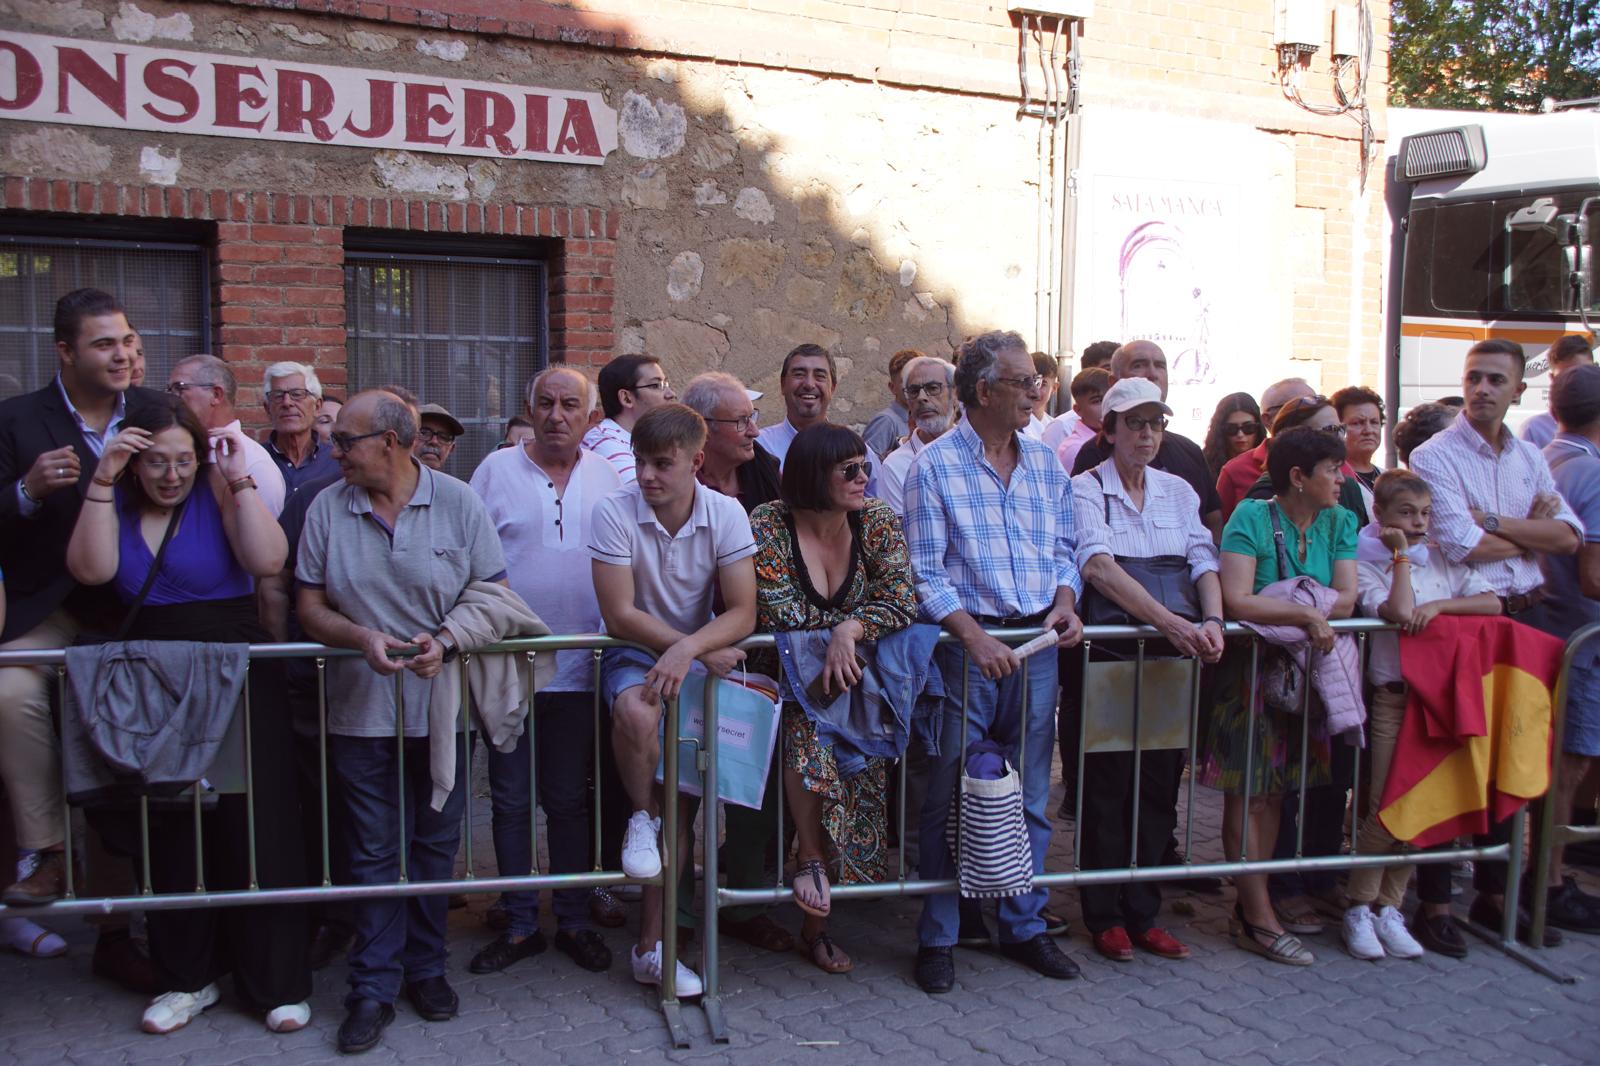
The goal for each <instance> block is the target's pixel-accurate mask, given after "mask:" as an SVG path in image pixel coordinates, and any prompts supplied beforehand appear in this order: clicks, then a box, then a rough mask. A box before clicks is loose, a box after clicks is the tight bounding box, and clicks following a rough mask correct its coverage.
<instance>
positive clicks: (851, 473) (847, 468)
mask: <svg viewBox="0 0 1600 1066" xmlns="http://www.w3.org/2000/svg"><path fill="white" fill-rule="evenodd" d="M839 473H840V475H841V476H842V477H843V478H844V479H845V480H846V481H854V480H855V479H856V478H858V477H869V478H870V477H871V476H872V463H871V462H869V461H867V460H864V459H857V460H855V461H854V462H849V463H846V464H844V466H842V467H840V468H839Z"/></svg>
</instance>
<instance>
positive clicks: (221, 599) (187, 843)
mask: <svg viewBox="0 0 1600 1066" xmlns="http://www.w3.org/2000/svg"><path fill="white" fill-rule="evenodd" d="M213 456H214V459H213ZM84 500H85V502H84V505H83V509H82V511H81V512H80V513H79V517H78V524H77V526H76V527H75V528H74V529H73V532H72V541H71V543H70V544H69V545H68V546H67V568H68V569H69V570H70V571H71V572H72V576H73V577H74V578H76V579H77V580H78V581H79V582H81V583H82V584H85V585H103V584H106V583H108V582H109V583H111V584H112V585H113V587H114V588H115V589H116V590H117V593H118V595H119V596H120V597H121V599H122V601H123V602H124V603H125V604H128V605H129V607H130V612H131V617H130V618H129V619H128V620H127V622H126V623H125V624H124V630H125V633H126V636H127V638H128V639H130V640H150V641H214V642H224V643H239V644H248V643H266V642H268V641H270V640H271V638H270V637H269V636H268V634H267V633H266V631H265V630H264V629H262V627H261V624H260V622H259V621H258V619H257V614H256V606H255V595H254V591H255V579H256V578H260V577H266V576H268V575H271V574H276V573H277V572H278V571H279V570H280V569H281V568H282V566H283V560H284V555H285V554H286V551H287V549H286V546H285V542H284V537H283V531H282V530H281V529H280V528H279V526H278V523H277V521H276V520H275V519H274V518H273V517H272V515H271V513H270V512H269V511H268V510H267V507H266V504H265V503H263V502H262V500H261V498H260V496H259V495H258V494H257V492H256V491H255V482H254V481H253V480H252V479H251V478H250V476H249V474H248V472H247V470H246V454H245V452H244V447H243V438H242V437H241V436H240V435H239V432H238V430H237V429H235V430H232V431H217V432H215V433H214V434H212V435H211V436H209V437H208V435H207V432H206V430H205V428H204V427H203V426H201V424H200V422H199V421H198V419H196V418H195V416H194V415H193V414H192V413H191V412H190V411H189V409H188V408H187V407H186V406H184V405H183V404H182V403H180V402H178V401H177V400H174V399H171V398H168V397H161V398H160V399H159V400H157V401H155V402H152V403H149V404H146V405H144V406H141V407H139V408H137V409H135V410H132V411H130V412H129V414H128V418H127V420H126V421H125V422H124V423H123V428H122V430H121V432H119V433H118V434H117V435H116V436H115V437H113V438H112V439H111V440H110V441H109V442H108V443H107V444H106V448H105V452H104V453H103V454H102V455H101V457H100V462H99V465H98V466H97V467H96V469H95V472H94V483H93V484H92V485H91V486H90V489H89V492H88V493H87V494H86V496H85V497H84ZM169 526H171V527H172V531H171V536H170V541H169V542H168V543H167V544H166V548H165V551H163V550H162V543H163V541H164V540H167V539H168V527H169ZM158 556H159V561H158V558H157V557H158ZM152 566H155V567H156V573H155V576H154V578H153V579H152V580H150V582H149V589H148V592H147V593H146V594H145V596H144V598H143V600H142V601H141V600H140V598H139V594H140V591H141V590H142V589H144V588H145V586H146V579H147V578H149V577H150V574H151V568H152ZM249 686H250V689H249V698H250V721H249V724H250V747H249V751H250V756H251V759H252V770H253V773H252V774H251V782H252V786H253V788H254V793H255V804H254V822H253V827H252V824H251V820H250V814H249V812H248V810H247V803H246V798H245V797H244V796H242V795H222V796H220V797H218V802H217V804H216V807H215V809H214V810H213V811H211V812H209V813H207V814H206V815H204V816H203V826H204V829H203V838H202V839H203V844H204V849H203V850H204V857H205V858H204V861H205V869H204V871H203V875H204V878H203V879H204V883H205V885H206V888H207V889H211V890H215V889H222V890H227V889H245V888H248V887H249V886H250V885H249V883H250V877H251V870H250V854H249V847H250V845H249V841H250V839H251V836H252V833H253V836H254V845H255V854H256V863H255V871H254V872H255V878H256V881H257V883H258V884H259V885H260V886H261V887H263V888H279V887H289V886H294V885H300V884H304V883H305V863H304V858H303V855H302V851H301V842H300V825H299V817H298V815H299V810H298V805H297V802H296V799H295V793H294V784H293V777H292V775H289V774H285V773H284V771H283V767H285V766H292V765H293V762H292V760H293V751H292V746H291V745H292V740H291V735H290V731H289V716H288V713H287V710H286V708H285V707H284V704H283V691H284V684H283V673H282V670H281V669H280V668H279V664H277V663H274V662H271V661H266V662H256V663H252V664H251V666H250V672H249ZM91 817H92V820H93V822H94V824H95V826H96V828H97V829H98V830H99V831H100V832H101V834H102V835H103V836H104V837H106V839H107V844H108V845H109V846H110V847H111V848H112V850H114V851H116V852H119V853H121V854H126V855H129V856H130V857H133V858H134V861H135V863H136V866H138V865H141V862H140V859H139V854H140V829H139V817H138V813H137V811H136V810H132V809H130V808H129V807H127V806H126V805H124V806H117V807H106V808H96V809H93V810H92V811H91ZM193 817H194V815H193V813H192V810H191V809H189V807H188V805H187V804H185V805H184V810H182V811H181V812H180V811H177V810H173V809H166V810H161V809H158V808H157V807H156V806H155V805H152V807H151V811H150V833H149V847H150V880H151V885H152V887H153V888H154V890H155V891H156V892H161V893H172V892H188V891H193V889H194V887H195V885H196V884H197V883H199V881H200V877H199V876H198V875H199V874H200V873H201V871H197V870H196V869H195V842H194V835H193V834H194V831H193V828H192V826H193ZM140 875H141V876H142V871H140ZM148 920H149V930H150V955H151V958H152V960H153V961H154V962H155V963H156V965H157V966H158V968H159V969H160V970H161V971H162V972H163V975H164V976H165V978H166V979H167V987H168V988H169V989H171V991H168V992H166V993H163V994H162V995H160V996H157V997H156V998H155V999H154V1000H152V1001H151V1003H150V1005H149V1007H148V1008H147V1009H146V1010H145V1012H144V1018H143V1022H142V1028H143V1029H144V1030H145V1031H146V1032H151V1033H167V1032H171V1031H172V1030H174V1029H177V1028H180V1027H181V1026H183V1025H185V1024H187V1023H188V1022H189V1021H191V1020H192V1019H193V1018H194V1017H195V1016H196V1015H198V1014H199V1013H200V1011H202V1010H204V1009H205V1008H207V1007H209V1006H211V1005H212V1004H213V1003H215V1002H216V1001H217V999H218V996H219V993H218V989H217V979H218V978H219V977H221V976H222V975H223V974H224V973H226V972H228V971H229V970H231V971H232V973H233V978H234V985H235V987H236V988H237V990H238V994H239V998H240V999H241V1000H243V1001H244V1002H245V1003H246V1004H248V1005H249V1006H251V1007H253V1008H255V1009H257V1010H261V1011H264V1012H266V1020H267V1027H268V1028H269V1029H272V1030H273V1031H276V1032H286V1031H289V1030H293V1029H299V1028H301V1027H303V1026H304V1025H305V1024H306V1022H307V1021H308V1020H309V1018H310V1008H309V1007H308V1006H307V1004H306V1002H305V1000H306V998H307V996H309V995H310V992H311V970H310V967H309V965H308V962H307V955H306V948H307V938H306V923H305V916H304V912H303V911H302V909H301V908H300V907H295V906H283V905H269V906H251V907H227V908H218V909H211V910H206V909H189V910H176V911H151V912H150V913H149V919H148Z"/></svg>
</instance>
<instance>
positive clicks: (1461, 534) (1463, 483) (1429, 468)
mask: <svg viewBox="0 0 1600 1066" xmlns="http://www.w3.org/2000/svg"><path fill="white" fill-rule="evenodd" d="M1501 440H1502V441H1504V443H1505V447H1504V448H1503V449H1502V450H1501V451H1500V452H1498V453H1497V452H1495V450H1494V449H1493V448H1491V447H1490V446H1489V442H1488V441H1486V440H1484V439H1483V437H1482V436H1481V435H1480V434H1479V433H1478V431H1477V430H1475V429H1473V428H1472V423H1470V422H1468V421H1467V416H1466V413H1465V412H1463V413H1461V414H1458V415H1456V420H1455V421H1454V422H1452V423H1451V424H1450V425H1448V426H1446V427H1445V428H1444V429H1442V430H1440V431H1439V432H1438V433H1437V434H1435V435H1434V436H1433V438H1432V439H1431V440H1428V441H1426V442H1425V443H1423V444H1420V445H1418V446H1417V449H1416V451H1414V452H1412V453H1411V469H1412V470H1413V471H1415V472H1416V473H1417V475H1418V476H1419V477H1421V478H1422V479H1423V480H1425V481H1426V482H1427V483H1428V485H1429V486H1430V487H1431V488H1432V489H1433V520H1432V523H1431V525H1430V527H1429V533H1430V539H1431V540H1432V541H1434V542H1435V543H1437V544H1438V545H1439V548H1440V550H1441V551H1443V552H1444V554H1445V557H1446V558H1447V559H1449V560H1450V561H1451V562H1455V563H1460V562H1465V561H1466V558H1467V556H1468V555H1469V554H1470V553H1471V552H1472V549H1473V548H1476V547H1477V546H1478V542H1479V541H1480V540H1482V539H1483V530H1482V529H1481V528H1480V527H1479V526H1478V524H1477V523H1476V522H1475V521H1473V519H1472V514H1471V509H1472V508H1477V509H1478V510H1479V511H1482V512H1484V513H1485V514H1496V515H1504V516H1506V517H1507V518H1526V517H1527V514H1528V509H1529V508H1531V507H1532V506H1533V498H1534V497H1535V496H1537V495H1539V494H1541V493H1554V494H1555V495H1556V496H1557V498H1558V499H1559V498H1560V493H1559V492H1558V491H1557V490H1556V483H1555V479H1554V478H1552V477H1551V476H1550V466H1549V464H1548V463H1546V462H1545V459H1544V455H1543V454H1541V453H1540V451H1539V449H1538V448H1535V447H1534V446H1533V445H1531V444H1529V443H1528V442H1527V441H1521V440H1517V438H1516V437H1515V436H1513V435H1512V433H1511V431H1510V430H1509V429H1505V428H1502V429H1501ZM1556 517H1557V518H1558V519H1560V520H1561V521H1563V522H1565V523H1566V524H1567V525H1569V526H1571V527H1572V528H1573V529H1574V530H1576V531H1577V534H1578V536H1579V537H1582V536H1583V523H1582V522H1580V521H1579V520H1578V516H1577V515H1575V514H1573V513H1572V508H1571V507H1569V506H1567V501H1566V500H1565V499H1562V500H1561V510H1560V512H1558V513H1557V515H1556ZM1470 565H1471V566H1472V567H1473V568H1474V569H1476V570H1477V571H1478V573H1479V574H1481V575H1482V576H1483V578H1484V580H1486V581H1488V582H1489V585H1490V586H1491V587H1492V588H1493V589H1494V591H1495V593H1496V595H1500V596H1515V595H1519V594H1521V593H1524V592H1529V591H1531V590H1533V589H1535V588H1538V587H1539V586H1540V585H1541V584H1543V583H1544V575H1543V574H1541V573H1540V571H1539V562H1538V560H1537V559H1534V558H1531V557H1530V556H1528V555H1526V554H1524V555H1517V556H1514V557H1512V558H1510V559H1496V560H1493V561H1489V562H1479V563H1472V564H1470Z"/></svg>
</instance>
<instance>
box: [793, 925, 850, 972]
mask: <svg viewBox="0 0 1600 1066" xmlns="http://www.w3.org/2000/svg"><path fill="white" fill-rule="evenodd" d="M800 943H801V944H803V945H805V949H806V957H807V958H809V959H810V960H811V963H812V965H814V966H815V967H816V968H817V969H819V970H821V971H822V972H823V973H849V972H850V971H851V970H853V969H855V966H856V964H855V963H854V962H852V961H851V960H850V958H849V957H848V956H845V955H844V953H843V952H839V953H838V956H839V957H843V958H844V961H843V962H842V963H839V962H835V961H834V959H835V958H836V956H835V953H834V950H833V938H832V937H831V936H829V935H828V932H827V930H823V931H822V932H820V933H818V934H817V935H816V938H815V939H813V940H807V939H806V935H805V933H801V934H800ZM819 945H820V946H821V947H822V948H823V950H825V951H826V952H827V953H828V962H829V963H831V965H828V964H824V963H823V962H822V961H821V960H820V959H818V958H817V948H818V946H819Z"/></svg>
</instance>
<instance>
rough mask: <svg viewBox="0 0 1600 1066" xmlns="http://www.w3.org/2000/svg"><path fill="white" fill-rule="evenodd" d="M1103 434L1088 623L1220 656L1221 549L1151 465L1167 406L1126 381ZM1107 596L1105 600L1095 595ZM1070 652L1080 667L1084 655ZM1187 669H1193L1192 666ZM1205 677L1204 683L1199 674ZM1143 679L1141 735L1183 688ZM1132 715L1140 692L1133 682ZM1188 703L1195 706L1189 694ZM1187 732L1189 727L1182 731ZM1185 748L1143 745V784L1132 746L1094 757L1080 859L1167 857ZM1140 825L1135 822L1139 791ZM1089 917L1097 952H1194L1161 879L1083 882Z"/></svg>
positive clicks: (1083, 547)
mask: <svg viewBox="0 0 1600 1066" xmlns="http://www.w3.org/2000/svg"><path fill="white" fill-rule="evenodd" d="M1101 411H1102V417H1103V418H1104V420H1105V423H1104V433H1105V437H1106V440H1107V441H1108V442H1109V443H1110V445H1111V458H1109V459H1107V460H1106V461H1105V462H1103V463H1101V464H1100V465H1099V466H1097V467H1095V468H1094V469H1092V470H1088V471H1085V472H1084V473H1082V474H1079V475H1078V476H1077V477H1075V478H1073V479H1072V499H1073V518H1074V522H1075V525H1076V528H1077V534H1078V549H1077V552H1078V568H1079V570H1081V571H1082V573H1083V577H1084V580H1085V584H1086V588H1085V594H1084V601H1085V602H1084V612H1085V613H1084V615H1083V617H1084V621H1085V623H1086V624H1093V623H1092V622H1091V619H1093V620H1095V621H1098V622H1100V623H1101V624H1106V623H1116V622H1123V623H1131V624H1140V623H1143V624H1147V625H1151V626H1154V627H1155V628H1156V629H1158V630H1159V631H1160V632H1161V636H1162V638H1163V639H1159V640H1150V641H1147V642H1146V644H1145V659H1146V660H1147V661H1149V660H1152V659H1155V658H1158V657H1172V656H1181V657H1184V658H1198V659H1200V660H1202V661H1204V662H1207V663H1214V662H1216V661H1217V660H1218V658H1220V657H1221V655H1222V588H1221V585H1220V584H1219V583H1218V581H1217V549H1216V546H1215V545H1214V544H1213V543H1212V540H1211V534H1210V533H1209V532H1208V531H1207V530H1206V528H1205V526H1204V525H1202V524H1201V522H1200V500H1199V498H1198V497H1197V496H1196V495H1195V493H1194V490H1193V489H1191V488H1190V487H1189V485H1188V484H1187V483H1186V482H1185V481H1184V480H1183V479H1182V478H1180V477H1178V476H1177V475H1175V474H1168V473H1166V472H1164V471H1161V470H1153V469H1151V468H1150V465H1149V464H1150V460H1151V459H1153V458H1154V457H1155V454H1156V451H1157V449H1159V448H1160V447H1161V435H1162V432H1163V431H1164V430H1165V429H1166V424H1167V420H1166V416H1167V415H1170V414H1172V411H1171V409H1170V408H1168V407H1167V406H1166V404H1164V403H1162V402H1161V393H1160V390H1159V389H1158V388H1157V386H1156V385H1155V384H1154V383H1152V382H1149V381H1146V380H1144V379H1142V378H1124V379H1123V380H1121V381H1118V382H1117V383H1116V384H1115V385H1113V386H1112V387H1111V388H1110V389H1109V390H1108V391H1107V392H1106V395H1105V399H1104V401H1103V402H1102V407H1101ZM1096 601H1099V602H1096ZM1094 650H1095V652H1097V653H1098V654H1096V655H1095V656H1094V658H1095V659H1122V660H1130V659H1133V658H1134V656H1135V654H1136V649H1135V646H1134V645H1133V643H1132V642H1131V641H1122V642H1116V643H1114V644H1112V645H1111V646H1110V647H1109V648H1108V647H1107V646H1106V644H1105V643H1104V642H1100V643H1096V644H1095V645H1094ZM1068 659H1069V660H1071V661H1072V662H1073V664H1074V672H1076V670H1078V669H1081V662H1082V660H1081V659H1080V657H1078V656H1076V655H1069V656H1068ZM1185 675H1186V676H1188V672H1187V671H1185ZM1196 683H1198V682H1197V681H1196ZM1156 686H1157V683H1156V682H1149V683H1147V684H1146V685H1145V686H1143V688H1144V691H1143V695H1142V707H1143V713H1142V715H1141V718H1142V726H1141V730H1140V733H1141V741H1142V743H1143V744H1145V745H1147V744H1149V743H1150V737H1151V734H1150V733H1148V732H1145V729H1147V728H1149V722H1150V720H1151V718H1152V717H1153V712H1154V711H1155V709H1156V708H1157V707H1159V706H1161V705H1162V704H1163V703H1168V702H1170V701H1171V699H1172V698H1173V696H1174V695H1175V694H1174V693H1173V692H1168V691H1161V692H1158V691H1153V687H1156ZM1126 691H1127V695H1128V699H1129V706H1128V713H1129V715H1130V717H1131V710H1132V703H1131V700H1132V691H1131V686H1130V687H1129V688H1128V689H1127V690H1126ZM1063 692H1064V694H1065V697H1066V698H1067V699H1069V700H1078V699H1080V698H1081V683H1074V682H1070V681H1069V682H1068V683H1066V684H1064V685H1063ZM1181 706H1182V708H1183V709H1185V710H1186V709H1187V708H1188V707H1189V706H1190V701H1189V700H1188V699H1187V698H1185V699H1183V700H1182V701H1181ZM1183 735H1184V736H1185V737H1187V736H1188V731H1187V730H1184V732H1183ZM1183 757H1184V749H1183V748H1182V747H1176V748H1165V749H1154V750H1146V751H1144V752H1143V753H1142V754H1141V756H1140V759H1139V779H1138V782H1137V787H1136V786H1135V782H1134V779H1133V774H1134V757H1133V753H1132V751H1117V752H1100V753H1094V754H1086V755H1085V756H1084V759H1083V775H1082V782H1081V788H1082V793H1083V812H1082V816H1081V817H1080V818H1079V820H1078V832H1079V833H1081V834H1082V846H1081V856H1080V861H1081V863H1082V866H1083V868H1084V869H1089V870H1093V869H1111V868H1119V867H1125V866H1127V865H1128V860H1129V858H1130V856H1134V857H1136V858H1137V861H1138V865H1139V866H1159V865H1161V860H1162V854H1163V852H1164V850H1165V848H1166V846H1167V842H1168V840H1169V839H1170V837H1171V835H1172V831H1173V828H1174V826H1175V825H1176V822H1177V798H1178V787H1177V786H1178V780H1179V777H1180V775H1181V773H1182V768H1183ZM1136 798H1137V805H1138V824H1137V825H1135V824H1134V817H1133V812H1134V807H1135V799H1136ZM1078 891H1079V897H1080V900H1081V902H1082V906H1083V919H1084V924H1085V925H1087V926H1088V927H1089V933H1090V935H1091V936H1092V937H1093V939H1094V946H1095V950H1096V951H1098V952H1100V954H1102V955H1104V956H1106V957H1107V958H1109V959H1113V960H1115V961H1126V960H1129V959H1132V958H1133V948H1134V946H1135V945H1137V946H1138V947H1139V948H1141V949H1142V950H1145V951H1149V952H1151V953H1153V954H1156V955H1161V956H1164V957H1166V958H1175V959H1181V958H1186V957H1187V956H1188V954H1189V949H1188V948H1187V947H1186V946H1184V945H1183V944H1182V943H1180V942H1179V941H1178V940H1177V939H1176V938H1174V937H1173V936H1172V935H1171V934H1170V933H1168V932H1167V931H1166V930H1164V929H1162V928H1160V927H1159V926H1157V925H1156V924H1155V919H1156V916H1157V913H1158V912H1159V911H1160V908H1161V890H1160V888H1159V886H1158V885H1157V884H1156V883H1155V882H1151V881H1144V882H1135V883H1130V884H1126V885H1085V886H1083V887H1082V888H1080V889H1079V890H1078Z"/></svg>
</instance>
